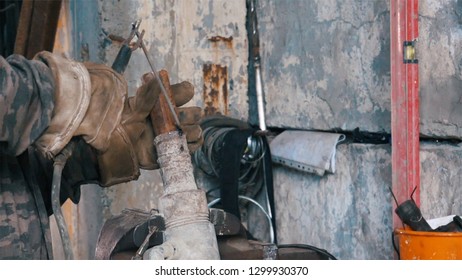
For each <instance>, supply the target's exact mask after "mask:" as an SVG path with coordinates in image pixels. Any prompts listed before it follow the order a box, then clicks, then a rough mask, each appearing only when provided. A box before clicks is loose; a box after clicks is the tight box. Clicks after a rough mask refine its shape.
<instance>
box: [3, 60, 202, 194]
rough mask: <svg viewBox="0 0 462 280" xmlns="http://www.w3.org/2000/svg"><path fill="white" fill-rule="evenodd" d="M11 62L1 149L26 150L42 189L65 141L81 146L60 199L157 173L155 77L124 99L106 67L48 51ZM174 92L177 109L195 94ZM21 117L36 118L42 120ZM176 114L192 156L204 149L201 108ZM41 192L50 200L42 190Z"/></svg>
mask: <svg viewBox="0 0 462 280" xmlns="http://www.w3.org/2000/svg"><path fill="white" fill-rule="evenodd" d="M14 58H15V59H17V60H19V62H18V63H16V64H18V65H16V64H15V63H10V58H9V59H8V61H6V60H2V61H1V62H2V63H3V66H2V69H5V70H4V72H5V71H6V72H8V71H9V72H8V73H12V74H10V75H0V77H1V79H2V80H1V81H2V88H6V89H7V90H6V91H2V98H3V99H4V100H7V101H6V102H1V103H0V106H1V107H0V108H1V111H0V112H1V119H0V120H1V127H2V130H1V132H2V134H1V139H0V141H1V145H2V149H7V150H8V151H9V152H11V153H15V154H19V153H20V152H22V151H24V150H25V149H26V148H27V147H28V146H30V145H31V144H32V147H33V148H34V149H35V150H36V153H32V154H33V155H32V156H31V157H30V158H31V161H32V164H33V165H34V170H37V172H39V171H43V172H40V173H41V174H39V176H38V177H39V180H41V181H43V182H44V183H42V184H41V185H42V186H49V185H51V184H50V182H51V170H52V164H53V158H54V156H56V155H57V154H58V153H59V152H60V151H61V149H62V148H64V147H65V146H66V145H67V143H69V141H71V139H79V142H78V144H77V147H76V149H75V151H74V153H73V156H72V157H71V158H70V159H69V160H68V162H67V164H66V167H65V169H64V171H63V189H62V194H63V199H65V198H67V197H71V198H72V199H73V201H74V202H77V201H78V198H79V186H80V185H81V184H85V183H97V184H99V185H101V186H110V185H114V184H118V183H122V182H127V181H130V180H135V179H137V178H138V176H139V169H140V168H141V169H156V168H158V165H157V157H156V154H155V149H154V145H153V139H154V137H155V135H154V133H153V130H152V126H151V123H150V119H149V114H150V112H151V110H152V108H153V106H154V104H155V102H156V101H157V100H158V96H159V94H160V88H159V86H158V85H157V82H156V81H155V79H148V78H147V79H144V83H143V85H142V86H141V87H140V88H139V89H138V91H137V93H136V94H135V96H134V97H130V98H128V94H127V86H126V82H125V79H124V78H123V77H122V76H121V75H119V74H118V73H116V72H114V71H113V70H112V69H111V68H110V67H107V66H105V65H101V64H93V63H85V64H82V63H78V62H75V61H72V60H69V59H65V58H63V57H61V56H56V55H54V54H51V53H46V52H44V53H41V54H39V55H38V56H37V57H36V59H35V60H32V61H29V60H26V59H24V58H22V57H19V56H17V57H14ZM32 66H33V67H32ZM11 85H13V86H15V87H13V88H12V89H11ZM45 89H47V91H46V90H45ZM172 90H173V92H174V98H175V99H176V100H175V102H176V104H177V105H178V106H181V105H183V104H185V103H187V102H188V101H189V100H190V99H191V98H192V97H193V95H194V89H193V87H192V85H191V84H189V83H180V84H176V85H173V86H172ZM18 100H20V101H21V102H23V103H18ZM18 104H19V105H18ZM15 109H17V110H18V111H15ZM12 113H14V114H12ZM20 113H28V114H29V115H33V116H36V114H38V113H40V114H38V116H41V118H38V117H35V118H32V117H29V116H28V115H26V116H19V114H20ZM179 115H180V116H179V117H180V121H181V123H182V126H183V130H184V131H185V132H186V135H187V138H188V144H190V145H188V147H189V148H190V151H191V152H192V151H194V150H195V149H197V148H198V147H199V146H200V144H201V143H202V134H201V130H200V126H199V125H198V122H199V120H200V117H201V109H200V108H198V107H188V108H186V109H181V108H180V110H179ZM21 123H24V124H23V125H20V124H21ZM6 126H7V127H8V130H5V129H3V127H6ZM28 127H32V130H33V132H34V134H33V135H34V137H32V136H30V135H31V134H30V133H29V134H28V133H27V132H28V130H27V128H28ZM10 130H11V131H12V132H9V131H10ZM42 192H44V196H45V197H48V195H47V192H48V190H47V189H46V188H45V189H43V190H42Z"/></svg>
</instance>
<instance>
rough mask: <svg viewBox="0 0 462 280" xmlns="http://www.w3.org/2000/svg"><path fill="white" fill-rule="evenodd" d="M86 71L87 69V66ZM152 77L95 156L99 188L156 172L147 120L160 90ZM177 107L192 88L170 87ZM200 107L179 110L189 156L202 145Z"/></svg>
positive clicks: (146, 79) (186, 84)
mask: <svg viewBox="0 0 462 280" xmlns="http://www.w3.org/2000/svg"><path fill="white" fill-rule="evenodd" d="M87 68H88V66H87ZM150 77H152V75H151V74H145V75H144V76H143V85H142V86H141V87H139V88H138V90H137V92H136V95H135V96H133V97H129V98H128V99H127V100H126V102H125V105H124V109H123V112H122V119H121V122H120V125H119V126H117V128H116V130H115V131H114V133H113V136H112V137H111V139H110V143H109V147H108V149H107V151H105V152H104V153H102V154H100V155H99V156H98V164H99V169H100V172H101V184H102V185H103V186H110V185H114V184H118V183H122V182H126V181H130V180H134V179H137V178H138V176H139V169H140V168H141V169H149V170H152V169H158V168H159V165H158V163H157V152H156V150H155V147H154V138H155V136H157V135H154V130H153V127H152V123H151V122H152V121H154V122H155V121H156V120H151V119H150V118H149V114H150V113H151V111H152V109H153V107H154V105H155V103H156V102H158V100H159V98H158V97H159V95H160V94H162V93H161V89H160V86H159V84H158V83H157V80H156V79H153V78H150ZM171 89H172V92H173V99H174V102H175V104H176V106H182V105H184V104H185V103H187V102H188V101H190V100H191V99H192V98H193V96H194V87H193V86H192V85H191V84H190V83H189V82H182V83H179V84H174V85H172V86H171ZM201 117H202V109H201V108H200V107H185V108H178V118H179V120H180V124H181V128H182V130H183V131H184V132H185V135H186V139H187V142H188V148H189V151H190V153H193V152H194V151H195V150H197V149H198V148H199V147H200V146H201V145H202V143H203V136H202V129H201V127H200V125H199V121H200V119H201Z"/></svg>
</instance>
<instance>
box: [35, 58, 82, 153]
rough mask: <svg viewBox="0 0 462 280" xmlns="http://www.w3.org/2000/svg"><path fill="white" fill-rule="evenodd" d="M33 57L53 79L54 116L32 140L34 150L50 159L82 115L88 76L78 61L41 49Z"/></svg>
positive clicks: (64, 141)
mask: <svg viewBox="0 0 462 280" xmlns="http://www.w3.org/2000/svg"><path fill="white" fill-rule="evenodd" d="M34 59H36V60H40V61H42V62H44V63H45V64H47V65H48V67H50V69H51V71H52V73H53V78H54V79H55V94H54V102H55V106H54V108H55V109H54V110H53V116H52V118H51V121H50V125H49V127H48V128H47V129H46V130H45V132H44V133H43V134H42V135H41V136H40V137H39V138H38V139H37V141H36V142H35V146H36V147H37V149H38V150H39V151H40V152H41V153H42V154H44V155H45V156H46V157H47V158H49V159H52V158H54V156H56V155H57V154H58V153H59V152H60V151H61V150H62V149H63V148H64V147H65V146H66V144H67V143H69V141H70V140H71V138H72V136H73V135H74V132H75V131H76V130H77V128H78V127H79V125H80V123H81V122H82V120H83V118H84V117H85V114H86V112H87V110H88V106H89V104H90V98H91V82H90V75H89V73H88V71H87V69H86V68H85V67H84V66H83V65H82V64H81V63H78V62H75V61H72V60H70V59H67V58H64V57H63V56H59V55H56V54H52V53H50V52H46V51H43V52H40V53H38V54H37V55H36V56H35V57H34Z"/></svg>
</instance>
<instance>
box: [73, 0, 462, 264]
mask: <svg viewBox="0 0 462 280" xmlns="http://www.w3.org/2000/svg"><path fill="white" fill-rule="evenodd" d="M73 1H76V0H73ZM73 1H71V2H73ZM258 2H259V5H258V9H257V12H258V17H259V29H260V41H261V42H260V44H261V52H262V74H263V83H264V91H265V94H266V112H267V114H266V117H267V122H268V123H267V124H268V126H269V127H273V128H294V129H307V130H310V129H315V130H325V131H352V130H354V129H356V128H358V129H359V130H360V131H365V132H369V133H390V130H391V129H390V121H391V117H390V62H389V56H390V49H389V44H390V31H389V1H388V0H370V1H361V0H281V1H270V0H260V1H258ZM74 3H77V2H74ZM92 3H96V6H97V9H96V10H95V9H93V10H92V9H89V8H85V7H81V9H83V10H79V9H76V10H75V11H82V12H83V11H84V12H85V14H82V15H80V14H79V13H77V12H76V13H73V16H74V17H76V18H77V19H78V20H77V19H74V20H75V23H74V24H75V25H76V26H75V28H76V36H75V38H74V48H75V57H76V58H81V57H83V55H82V54H84V55H85V54H86V52H85V48H82V46H84V45H85V43H87V44H88V49H87V50H88V53H87V57H88V58H90V59H92V60H96V61H98V62H103V63H107V64H111V63H112V60H113V59H114V57H115V55H116V53H117V50H118V45H117V44H116V43H113V42H111V41H110V40H109V39H108V38H107V37H108V35H109V34H117V35H121V36H126V34H128V32H129V29H130V23H131V22H133V21H134V20H135V19H138V18H141V19H142V20H143V23H142V26H141V28H142V29H145V30H146V35H145V40H146V44H147V46H148V49H149V51H150V53H151V55H152V57H153V59H154V61H155V63H156V65H157V67H158V68H159V69H160V68H166V69H167V70H168V71H170V73H171V80H172V82H179V81H181V80H188V81H191V82H192V83H193V84H194V86H195V88H196V96H195V98H194V99H193V100H192V101H191V102H190V104H191V105H200V106H203V105H204V104H203V100H202V95H201V93H202V92H203V91H204V83H203V67H204V65H219V66H220V67H227V73H228V88H227V92H228V99H227V102H228V108H227V112H228V115H229V116H231V117H234V118H238V119H242V120H247V119H249V118H252V117H254V116H252V115H250V116H249V114H252V110H249V107H252V106H254V105H255V104H253V103H252V102H253V101H252V100H250V101H249V100H248V98H247V88H248V81H249V80H248V73H247V59H248V49H247V47H248V42H247V31H246V25H245V14H246V10H245V7H246V5H245V0H240V1H225V0H219V1H216V0H198V1H174V0H169V1H160V0H154V1H142V0H137V1H115V0H112V1H102V0H100V1H94V2H92ZM419 3H420V38H419V43H418V58H419V61H420V64H419V69H420V83H421V87H420V96H421V102H420V110H421V130H422V133H423V134H424V135H426V136H429V137H434V138H461V137H462V135H461V131H460V129H459V127H460V124H461V122H462V115H461V114H462V113H461V112H462V111H461V110H459V109H460V104H461V101H460V100H461V97H460V92H461V90H460V89H461V86H462V84H461V82H460V81H461V80H462V74H461V73H462V72H461V69H462V67H461V65H462V62H461V61H462V52H461V50H460V47H459V46H460V40H461V36H462V32H461V26H460V25H461V22H462V1H461V0H451V1H437V0H422V1H420V2H419ZM85 6H88V5H85ZM91 15H93V16H91ZM95 18H96V19H98V20H99V21H98V24H97V25H95V24H94V20H95ZM88 19H91V20H88ZM95 26H100V28H95ZM95 30H96V32H95ZM92 32H93V33H92ZM219 37H221V38H226V39H227V40H218V41H216V40H215V39H214V38H219ZM231 38H232V39H231ZM81 49H84V51H83V52H82V51H80V50H81ZM148 69H149V68H148V65H147V63H146V61H145V58H144V57H143V54H142V53H141V52H138V53H135V54H134V55H133V57H132V60H131V63H130V65H129V66H128V68H127V71H126V73H125V76H126V77H127V80H128V81H129V87H130V91H131V92H133V90H134V89H135V88H136V87H137V86H138V85H139V84H140V81H139V77H140V76H141V74H143V73H144V72H146V71H148ZM249 102H250V103H249ZM249 112H250V113H249ZM421 148H422V150H421V161H422V164H421V165H422V171H421V182H422V194H421V198H422V211H423V213H424V215H425V216H426V217H428V218H434V217H438V216H441V215H448V214H451V213H453V214H462V213H461V212H462V208H461V203H460V202H459V200H458V199H457V198H458V196H457V195H458V194H460V190H459V185H460V182H461V177H460V176H461V175H460V173H461V172H460V169H459V166H460V165H461V160H460V158H461V157H460V156H461V155H462V148H461V147H460V146H457V145H450V144H447V143H445V142H438V143H423V144H422V147H421ZM390 149H391V148H390V145H389V144H388V145H387V144H385V145H371V144H352V143H349V144H346V143H345V144H342V145H339V146H338V154H337V164H336V166H337V172H336V173H335V174H331V175H326V176H323V177H317V176H314V175H311V174H308V173H302V172H298V171H294V170H291V169H288V168H284V167H281V166H275V168H274V179H275V180H274V181H275V197H276V211H277V217H278V220H277V227H278V236H279V241H280V243H306V244H310V245H315V246H319V247H321V248H324V249H327V250H328V251H330V252H331V253H333V254H334V255H335V256H337V257H338V258H340V259H391V258H393V248H392V245H391V231H392V224H391V212H392V208H393V205H392V199H391V197H390V194H389V192H388V188H389V187H390V186H391V164H390V151H391V150H390ZM161 190H162V183H161V179H160V176H159V174H158V171H150V172H143V174H142V176H141V178H140V179H139V180H138V181H135V182H130V183H127V184H122V185H119V186H115V187H113V188H110V189H106V190H104V191H103V195H102V202H101V203H102V207H103V210H104V214H105V217H106V218H107V217H109V216H110V215H113V214H118V213H120V211H121V210H122V209H123V208H126V207H136V208H146V209H147V208H152V207H156V203H157V198H158V196H159V195H160V192H161ZM87 195H88V194H87ZM96 195H98V196H99V195H100V194H98V193H97V194H96ZM88 196H91V195H88ZM96 211H97V210H96ZM90 215H91V213H90ZM98 226H100V225H98V224H97V225H94V226H93V230H98Z"/></svg>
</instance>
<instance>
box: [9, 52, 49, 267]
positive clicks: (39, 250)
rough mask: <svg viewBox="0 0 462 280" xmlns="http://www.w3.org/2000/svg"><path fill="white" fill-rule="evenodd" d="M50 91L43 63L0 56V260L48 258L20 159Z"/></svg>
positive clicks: (41, 123)
mask: <svg viewBox="0 0 462 280" xmlns="http://www.w3.org/2000/svg"><path fill="white" fill-rule="evenodd" d="M53 86H54V83H53V79H52V76H51V73H50V71H49V69H48V68H47V67H46V66H45V65H44V64H43V63H41V62H38V61H29V60H26V59H24V58H23V57H21V56H16V55H14V56H10V57H8V59H6V60H5V59H4V58H3V57H0V164H1V167H0V259H47V258H51V257H52V256H51V251H47V248H48V250H49V249H50V248H51V246H50V232H49V227H48V216H47V215H46V211H45V212H44V204H43V200H42V199H41V197H40V190H39V189H38V185H37V181H36V180H34V176H35V175H34V174H32V172H29V171H27V170H25V169H26V168H27V164H24V163H23V162H24V160H21V159H26V160H27V156H25V152H26V153H27V149H28V147H29V146H30V145H31V143H33V141H34V140H35V139H36V138H37V137H38V136H39V135H40V134H41V133H42V132H43V130H44V129H45V128H46V127H47V125H48V123H49V121H50V118H51V114H52V111H53ZM21 154H22V155H21ZM19 155H21V156H19ZM24 165H26V166H24ZM23 171H24V172H23ZM47 245H48V247H47Z"/></svg>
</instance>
